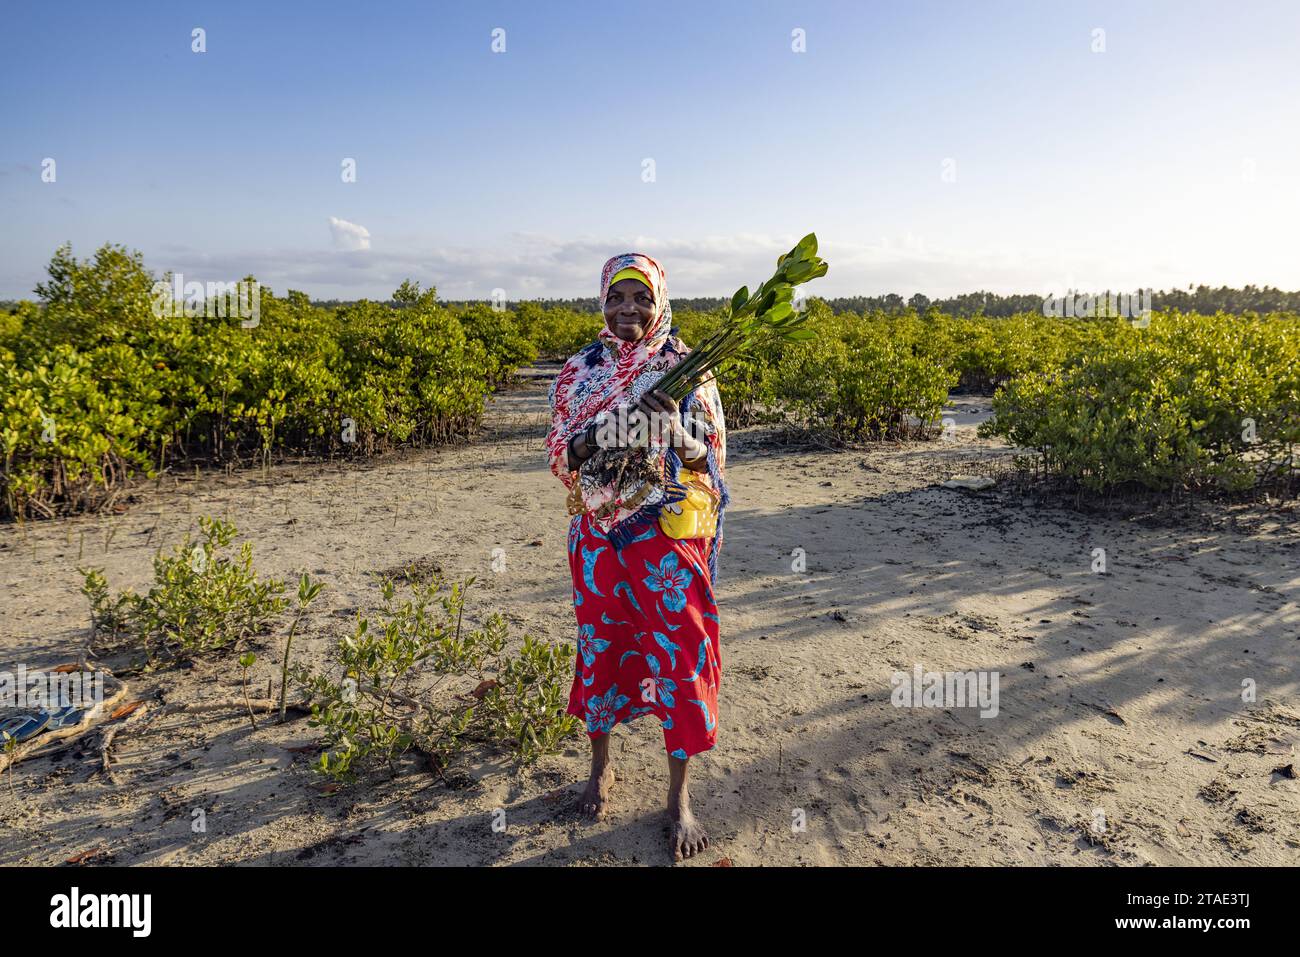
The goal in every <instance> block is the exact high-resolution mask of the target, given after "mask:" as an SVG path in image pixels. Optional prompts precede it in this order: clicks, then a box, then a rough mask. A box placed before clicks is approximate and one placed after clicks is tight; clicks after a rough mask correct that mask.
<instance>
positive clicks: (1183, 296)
mask: <svg viewBox="0 0 1300 957" xmlns="http://www.w3.org/2000/svg"><path fill="white" fill-rule="evenodd" d="M1092 291H1093V292H1096V291H1095V290H1092ZM1107 291H1113V292H1119V293H1123V292H1136V291H1137V290H1131V289H1121V290H1101V291H1099V292H1098V294H1099V295H1104V294H1105V293H1106V292H1107ZM1078 293H1079V295H1083V294H1084V291H1083V290H1079V291H1078ZM297 295H302V294H301V293H298V294H297ZM436 296H437V292H436V289H435V288H434V287H432V286H430V287H429V288H428V289H423V290H422V289H421V288H420V284H419V283H417V282H411V281H409V280H408V281H407V282H405V283H403V284H402V288H400V289H399V290H398V291H397V293H396V294H395V295H394V298H393V299H391V300H389V302H388V305H390V306H394V307H397V308H403V307H411V306H414V305H416V304H418V303H420V302H429V301H430V300H433V299H434V298H435V297H436ZM1043 298H1044V297H1043V296H1041V295H1037V294H1032V293H1013V294H1010V295H1005V296H1003V295H999V294H998V293H995V292H983V291H980V292H967V293H962V294H961V295H959V296H951V297H949V298H946V299H931V298H930V297H929V296H927V295H925V294H924V293H919V292H918V293H915V294H914V295H912V296H910V297H908V298H906V299H905V298H903V297H902V296H900V295H899V294H898V293H892V292H891V293H889V294H888V295H884V296H840V297H838V298H835V299H827V300H826V304H827V305H829V306H830V307H831V311H832V312H835V313H841V312H856V313H862V314H866V313H873V312H883V313H886V314H896V313H900V312H903V311H904V310H905V309H908V308H909V307H910V308H912V309H915V310H916V311H917V312H919V313H924V312H926V311H928V310H929V309H931V308H934V309H938V310H939V312H941V313H943V314H945V315H949V316H992V317H999V316H1014V315H1016V314H1018V313H1025V312H1038V311H1041V310H1042V308H1043ZM358 301H360V300H355V299H313V300H311V304H312V305H314V306H318V307H322V308H325V309H340V308H347V307H351V306H354V305H356V303H357V302H358ZM438 301H439V302H440V303H441V304H442V305H444V306H452V307H460V306H472V305H475V304H479V303H482V302H483V300H481V299H453V300H438ZM529 301H532V302H537V303H539V304H540V305H542V306H543V307H546V308H554V309H571V310H573V311H574V312H579V313H594V312H596V311H598V306H597V303H596V298H595V297H594V296H589V297H582V298H577V299H536V300H529ZM726 301H727V300H726V299H725V298H723V297H721V296H703V297H697V298H689V299H688V298H683V297H674V298H673V305H674V306H675V307H676V308H677V309H678V310H690V311H694V312H710V311H712V310H714V309H717V308H720V307H721V306H722V305H723V304H724V303H725V302H726ZM507 305H508V306H509V307H510V308H517V307H518V305H519V303H518V302H517V301H513V300H512V301H511V302H509V303H507ZM1152 306H1153V308H1155V309H1179V310H1181V311H1183V312H1199V313H1204V314H1207V315H1212V314H1213V313H1216V312H1226V313H1231V314H1234V315H1241V314H1242V313H1246V312H1258V313H1267V312H1291V313H1300V292H1286V291H1284V290H1281V289H1275V288H1274V287H1272V286H1262V287H1261V286H1245V287H1244V288H1241V289H1233V288H1230V287H1228V286H1219V287H1218V288H1217V289H1215V288H1211V287H1210V286H1197V287H1196V288H1195V289H1193V288H1191V287H1188V288H1187V289H1169V290H1159V291H1156V292H1154V293H1153V294H1152ZM17 308H18V303H17V301H11V300H0V313H11V314H12V313H14V312H15V311H16V310H17Z"/></svg>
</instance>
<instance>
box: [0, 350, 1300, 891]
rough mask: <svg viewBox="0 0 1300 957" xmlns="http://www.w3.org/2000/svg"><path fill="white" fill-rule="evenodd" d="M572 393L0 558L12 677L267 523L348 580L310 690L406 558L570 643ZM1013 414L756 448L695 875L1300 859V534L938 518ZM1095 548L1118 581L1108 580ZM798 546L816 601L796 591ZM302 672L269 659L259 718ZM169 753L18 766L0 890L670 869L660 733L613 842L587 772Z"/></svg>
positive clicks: (496, 763) (224, 738)
mask: <svg viewBox="0 0 1300 957" xmlns="http://www.w3.org/2000/svg"><path fill="white" fill-rule="evenodd" d="M550 371H552V372H553V369H552V370H550ZM544 388H545V379H542V378H535V379H531V380H529V382H528V384H527V385H526V386H525V387H524V388H522V389H520V390H517V391H513V392H510V393H508V394H505V395H503V396H499V397H497V399H496V400H495V402H494V404H493V408H492V410H491V414H490V417H489V428H488V430H487V432H486V433H485V434H484V435H483V437H482V438H481V439H480V441H478V442H477V443H475V444H473V445H467V446H462V447H459V448H452V449H444V450H438V451H432V452H418V453H410V454H404V455H399V456H393V457H390V458H387V459H382V460H377V461H371V462H368V463H363V464H360V465H343V466H323V465H315V464H310V465H282V466H279V467H277V468H276V469H275V470H274V472H273V474H272V476H271V479H270V481H269V483H268V482H265V481H264V480H263V478H262V476H261V475H260V473H258V472H256V471H253V472H244V473H236V474H234V475H232V476H229V477H225V476H220V475H216V476H205V477H203V478H201V479H199V480H198V481H195V480H194V479H193V477H192V476H191V477H190V478H188V479H181V480H179V482H175V481H173V480H172V479H168V480H167V481H166V482H164V483H163V484H162V486H161V488H155V487H154V486H153V484H152V483H146V484H145V485H144V486H142V487H141V488H140V489H139V490H138V491H137V493H136V501H134V502H133V503H131V504H130V506H129V507H128V509H127V511H126V512H125V513H124V514H120V515H111V516H91V517H81V518H73V519H68V520H59V521H56V522H45V523H40V524H37V525H29V526H28V528H27V529H26V530H25V531H24V530H21V529H19V528H17V527H14V526H8V527H5V528H3V529H0V583H2V584H3V591H2V592H0V667H4V668H10V669H12V668H13V666H15V665H16V664H17V663H18V662H25V663H26V664H27V665H28V666H29V667H41V666H49V665H53V664H57V663H59V662H61V661H66V660H69V659H71V658H74V657H75V655H76V652H77V650H78V648H79V647H80V643H81V640H82V635H83V633H84V630H85V627H86V625H87V623H88V616H87V605H86V602H85V599H84V598H83V597H82V596H81V595H80V594H79V592H78V589H79V587H80V576H78V575H77V574H76V571H75V567H76V565H77V564H78V561H77V553H78V548H79V547H80V548H83V549H84V556H83V563H85V564H94V565H96V566H102V567H104V568H105V569H106V573H107V575H108V578H109V582H110V585H111V586H112V587H113V588H114V589H115V590H116V589H120V588H122V587H126V586H131V587H134V588H136V589H141V588H143V587H146V586H147V583H148V581H149V580H150V577H151V565H150V559H151V557H152V555H153V553H154V551H155V549H156V548H157V547H158V546H159V545H160V544H166V545H171V544H174V543H176V542H178V541H180V540H181V538H182V537H183V536H184V533H185V531H186V529H187V527H192V528H193V529H194V530H195V531H197V519H198V517H199V516H200V515H207V514H216V515H222V516H224V517H226V518H228V519H230V520H232V521H234V522H235V524H236V525H237V526H238V527H239V533H240V540H244V539H248V540H251V541H252V542H253V543H254V544H255V553H254V555H255V559H254V560H255V565H256V567H257V568H258V569H259V570H260V571H261V572H262V573H263V574H275V575H277V576H280V577H285V578H290V579H292V578H295V577H296V575H297V573H298V572H300V571H302V570H304V569H305V570H307V571H309V572H310V573H311V574H312V575H313V576H314V577H318V578H320V579H321V580H323V581H324V582H325V583H326V589H325V592H324V594H323V595H322V600H321V601H320V602H319V604H318V606H317V607H316V610H315V612H314V613H313V614H312V615H311V616H309V618H308V621H307V629H306V634H305V636H304V637H303V638H301V639H300V640H299V642H298V643H297V645H296V649H295V656H296V657H297V656H298V655H301V657H300V658H297V660H302V661H307V662H312V661H315V662H319V661H321V660H323V656H324V653H325V651H326V649H327V648H328V647H329V646H330V644H331V643H332V642H333V641H334V640H335V639H336V638H337V637H338V636H340V635H341V634H343V633H345V632H346V631H348V630H350V627H351V625H350V616H351V610H352V609H354V608H356V607H358V606H360V607H362V608H363V609H369V608H372V607H373V606H374V605H375V604H376V598H377V591H376V589H375V588H374V586H373V585H372V584H371V582H370V581H369V580H368V579H367V577H366V576H367V573H368V572H371V571H375V570H379V569H388V568H393V567H395V566H399V565H402V564H404V563H406V562H410V561H425V562H427V563H435V564H438V565H440V566H441V567H442V568H443V570H444V571H445V572H447V573H448V574H451V575H454V576H466V575H477V576H479V581H480V586H479V587H478V588H477V598H476V601H475V602H474V603H473V604H474V609H475V611H476V613H477V614H479V615H482V614H486V613H487V612H489V611H492V610H497V609H499V610H501V611H503V612H505V613H507V615H508V617H509V618H510V620H511V621H512V623H513V624H514V625H515V627H516V629H517V632H516V634H517V635H521V634H522V632H523V631H524V630H527V631H530V632H531V633H533V634H535V635H539V636H544V637H547V638H550V639H555V640H560V639H568V640H572V637H573V632H574V622H573V613H572V609H571V608H570V606H569V604H568V599H569V594H570V592H569V583H568V566H567V563H566V560H565V554H564V547H565V531H566V527H567V522H568V516H567V515H566V514H565V511H564V489H563V487H562V486H561V485H560V483H559V482H558V481H556V480H555V479H554V477H552V476H551V474H550V473H549V471H548V470H547V469H546V466H545V461H544V453H543V451H542V446H541V439H542V436H543V434H544V432H545V428H546V422H547V417H546V414H545V392H544ZM987 408H988V403H987V400H981V399H972V398H958V399H955V405H954V407H953V408H952V409H951V410H950V411H951V412H952V413H953V414H954V416H955V417H956V418H957V420H958V429H957V434H956V437H955V440H954V441H952V442H931V443H916V444H905V445H901V446H893V445H883V446H879V447H872V448H869V449H866V450H859V451H847V452H840V453H835V452H830V451H825V452H821V451H818V452H814V453H811V454H810V453H807V452H804V453H800V454H793V453H790V452H788V451H786V450H783V449H782V448H781V447H780V446H779V445H776V444H774V443H772V442H771V441H770V438H771V437H770V436H769V435H768V433H766V432H764V431H762V430H745V431H740V432H735V433H733V434H732V437H731V445H730V449H729V454H730V467H729V473H730V476H729V477H730V481H731V486H732V494H733V506H732V508H731V509H730V511H729V513H728V516H727V524H726V536H727V538H726V546H725V548H724V551H723V555H722V561H721V575H720V581H719V583H718V587H717V594H718V597H719V604H720V606H721V614H722V620H723V626H722V656H723V658H722V664H723V675H724V679H723V684H722V688H721V701H720V709H721V729H720V736H719V743H718V747H717V748H716V749H715V750H714V752H713V753H711V754H709V755H707V756H704V757H702V758H700V759H698V760H696V761H694V762H692V778H693V782H694V787H693V796H694V804H695V809H696V813H697V815H698V816H700V817H701V819H702V820H703V821H704V823H705V824H706V826H708V828H709V829H710V834H711V836H712V837H713V848H711V849H710V850H709V851H707V852H706V853H704V854H703V855H702V856H701V857H700V858H698V859H696V860H695V861H692V862H691V863H692V864H700V865H705V866H707V865H709V864H713V863H716V862H718V861H719V860H720V859H722V858H728V859H730V861H732V862H733V863H734V864H736V865H753V864H868V863H889V864H978V865H1001V864H1015V863H1038V864H1047V863H1060V864H1097V865H1105V864H1145V863H1155V864H1293V863H1296V862H1298V861H1300V813H1298V810H1300V809H1298V806H1297V795H1298V792H1297V782H1296V781H1295V780H1294V779H1292V778H1288V777H1286V776H1284V775H1283V774H1280V773H1275V772H1274V770H1273V769H1274V768H1281V767H1285V766H1288V765H1290V766H1292V768H1294V767H1295V764H1296V761H1297V757H1296V753H1295V750H1296V742H1297V741H1298V740H1300V695H1298V694H1297V692H1298V688H1297V680H1298V679H1297V667H1296V658H1297V652H1300V644H1297V640H1298V638H1300V607H1298V605H1297V600H1298V595H1300V530H1298V529H1297V522H1296V511H1295V509H1294V507H1293V508H1292V509H1290V510H1280V509H1272V510H1270V509H1266V508H1261V507H1254V508H1245V507H1239V508H1232V509H1229V508H1225V507H1215V508H1207V509H1204V510H1201V511H1199V512H1198V513H1197V514H1196V515H1194V516H1189V517H1186V518H1183V519H1181V520H1177V521H1175V520H1173V519H1169V518H1165V519H1160V520H1155V521H1148V520H1136V519H1128V518H1123V517H1120V516H1119V515H1116V514H1113V513H1112V514H1111V515H1110V516H1106V515H1102V514H1099V513H1092V514H1089V513H1086V512H1075V511H1071V510H1069V509H1067V508H1065V507H1063V506H1051V505H1041V504H1032V503H1028V502H1026V501H1025V499H1024V498H1023V496H1022V495H1021V494H1019V493H1011V492H1009V491H1007V490H1006V486H1005V484H1004V485H1001V486H999V488H997V489H994V490H992V491H985V492H967V491H961V490H952V489H944V488H941V487H939V483H941V482H943V481H945V480H946V479H949V478H951V477H953V476H954V475H980V474H1000V471H1001V469H1002V468H1003V467H1004V466H1005V464H1006V463H1007V462H1008V459H1009V450H1007V449H1005V448H1003V447H1000V446H999V445H998V444H996V443H991V442H986V441H983V440H980V439H977V438H976V437H975V435H974V431H973V427H972V423H973V422H975V421H977V420H978V419H980V418H982V417H984V416H986V415H987ZM155 526H156V528H155ZM110 530H111V532H112V533H111V540H110V539H109V533H110ZM151 530H152V539H151V540H150V533H151ZM83 536H84V537H83ZM538 539H540V540H541V542H542V544H541V545H540V546H537V545H532V544H530V543H532V542H535V541H536V540H538ZM106 540H107V541H108V545H107V548H105V542H106ZM497 547H501V548H503V549H504V550H505V555H506V570H505V571H504V572H503V573H494V572H493V571H492V570H491V560H492V550H493V549H494V548H497ZM1099 547H1100V548H1104V549H1105V550H1106V558H1107V566H1108V569H1107V573H1106V574H1095V573H1093V572H1092V570H1091V567H1092V564H1093V549H1094V548H1099ZM796 548H802V549H804V550H805V553H806V562H807V570H806V571H805V572H796V571H792V570H791V563H792V562H793V561H794V559H793V558H792V557H791V552H792V550H794V549H796ZM278 646H279V642H278V640H277V641H273V642H270V643H268V644H267V645H266V646H265V647H264V648H262V649H260V651H259V660H258V663H257V665H256V667H255V668H254V675H255V678H254V685H260V686H261V688H262V689H263V690H265V686H266V682H267V678H268V677H269V676H270V675H271V674H272V673H273V671H274V669H275V665H276V662H277V659H278V650H277V649H278ZM917 663H919V664H921V665H922V666H923V667H924V668H925V670H927V671H958V670H961V671H965V670H983V671H996V672H998V673H999V674H1000V686H999V690H1000V699H999V713H998V715H997V717H992V718H980V717H979V716H978V714H977V712H976V711H974V710H971V709H949V710H944V709H938V708H916V709H903V708H896V707H894V706H893V705H892V704H891V703H890V691H891V687H890V675H891V673H893V672H894V671H895V670H901V671H907V672H911V670H912V668H913V666H914V665H916V664H917ZM237 678H238V669H237V668H235V667H234V666H233V665H229V666H221V667H217V668H214V669H212V670H211V671H208V672H202V673H200V672H197V671H171V672H169V673H163V674H161V675H158V676H156V677H152V678H146V679H135V680H133V682H132V687H133V690H134V691H137V692H141V693H145V694H151V693H153V692H155V691H160V692H161V693H162V694H163V695H164V697H165V699H166V700H171V701H180V700H196V699H199V698H203V697H215V696H226V695H229V694H231V693H234V692H235V691H236V690H237V687H238V686H237ZM1244 679H1251V680H1253V681H1254V682H1255V687H1256V694H1257V700H1256V701H1254V702H1243V700H1242V682H1243V680H1244ZM152 727H154V728H161V729H174V730H155V731H151V732H149V733H139V734H134V735H124V736H123V737H122V740H121V742H120V743H119V745H118V746H117V750H118V751H119V752H120V755H121V756H120V763H119V764H118V765H117V775H118V777H119V779H120V781H121V784H120V785H116V786H115V785H113V784H110V783H109V782H108V781H107V780H106V779H104V778H103V777H102V776H98V775H94V774H93V768H94V766H95V764H97V761H98V752H97V751H95V752H94V753H93V754H90V753H88V754H87V755H85V756H78V755H75V754H73V755H68V756H65V757H63V758H62V759H61V760H52V759H43V760H35V761H32V762H29V763H25V764H20V765H18V766H17V768H16V769H15V774H14V781H13V783H14V788H15V790H16V792H17V793H16V796H14V795H11V794H10V792H9V782H8V780H7V779H5V780H0V862H3V863H36V864H53V863H58V862H61V861H63V860H65V859H68V858H70V857H72V856H74V855H76V854H80V853H83V852H85V851H88V850H91V849H94V848H102V849H103V854H104V856H103V857H101V858H100V859H101V860H112V861H114V862H116V863H124V864H133V863H170V864H217V863H251V864H267V863H276V864H295V863H367V864H374V863H391V864H406V863H411V864H462V863H469V864H498V863H542V864H566V863H574V864H631V863H643V864H665V863H668V862H669V861H670V856H669V854H668V852H667V830H666V825H665V823H664V817H663V814H662V804H661V802H662V797H663V794H664V792H665V790H666V786H667V775H666V770H665V767H664V757H663V748H662V737H661V734H660V733H659V731H658V728H657V725H655V724H654V723H652V722H650V721H641V722H637V723H635V724H633V725H632V726H630V727H626V728H619V729H618V730H617V731H616V733H615V738H616V740H615V743H614V748H613V753H614V757H615V761H616V767H617V770H618V773H619V777H620V780H619V782H618V784H617V786H616V790H615V792H614V803H613V809H612V812H611V814H610V816H609V818H608V819H607V820H606V821H604V822H602V823H599V824H587V823H583V822H580V821H579V820H578V818H577V817H576V815H575V814H574V811H573V804H574V801H575V800H576V795H577V791H578V788H579V786H580V784H581V783H582V781H583V780H584V778H585V771H586V760H587V755H586V745H585V739H577V740H575V742H574V744H573V746H572V747H571V748H569V749H568V750H567V751H566V752H564V753H562V754H560V755H555V756H550V757H547V758H544V759H542V760H541V761H540V762H538V763H537V764H536V765H534V766H532V767H529V768H525V769H522V770H517V769H515V768H513V767H512V766H510V765H509V764H508V763H507V762H505V761H503V760H502V759H501V758H499V757H494V756H482V757H480V758H479V760H478V761H476V762H475V763H473V764H472V765H471V766H470V767H469V768H468V774H467V776H465V777H464V778H463V780H462V782H461V783H462V784H463V785H464V786H463V787H460V788H458V789H449V788H447V787H445V786H443V785H442V784H439V783H437V782H436V781H435V779H434V778H433V777H431V776H430V775H429V774H427V773H425V772H423V771H421V770H420V769H419V768H418V767H416V766H414V765H412V766H411V767H409V768H407V769H405V770H404V773H403V774H401V775H400V776H398V777H397V778H395V779H392V780H389V781H385V782H380V783H374V784H366V785H363V786H359V787H356V788H352V789H347V790H344V791H340V792H338V793H335V794H323V793H321V791H320V783H321V782H320V781H319V780H318V778H317V776H316V775H315V774H314V773H313V772H312V771H311V770H310V769H309V768H308V767H307V765H308V763H309V761H310V758H309V757H307V756H304V755H302V754H298V753H295V752H292V751H289V750H286V748H287V747H293V746H298V745H303V744H307V743H310V741H312V740H313V736H314V732H312V730H311V729H309V728H308V727H307V726H306V723H305V722H304V721H298V722H293V723H290V724H288V725H286V726H283V727H277V726H274V725H269V724H266V723H263V724H262V726H261V729H260V730H259V731H257V732H256V733H252V732H251V731H250V729H249V726H248V722H247V718H246V717H244V718H241V717H240V716H238V715H236V714H232V715H230V716H229V717H226V716H224V715H222V716H216V717H205V718H203V719H202V720H198V719H193V718H190V719H184V718H181V717H174V718H168V719H159V720H157V721H156V722H154V724H153V725H152ZM189 758H192V759H193V760H192V762H191V763H190V764H188V765H181V762H183V761H185V760H186V759H189ZM178 765H181V766H178ZM195 808H202V809H203V810H204V813H205V815H206V831H205V832H203V833H195V832H194V831H193V830H192V827H191V822H192V820H193V812H194V809H195ZM496 808H503V809H505V813H506V818H505V820H506V824H507V828H506V830H505V831H504V832H503V833H502V832H498V831H494V830H493V827H492V824H493V816H492V812H493V810H494V809H496ZM800 812H802V819H803V820H804V821H806V827H805V828H804V829H802V830H797V829H795V828H794V827H792V822H794V821H796V820H797V819H798V818H799V817H800Z"/></svg>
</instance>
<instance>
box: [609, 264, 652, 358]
mask: <svg viewBox="0 0 1300 957" xmlns="http://www.w3.org/2000/svg"><path fill="white" fill-rule="evenodd" d="M654 317H655V298H654V294H653V293H652V292H651V291H650V287H649V286H647V285H646V284H645V283H643V282H640V281H639V280H636V279H620V280H619V281H618V282H616V283H614V285H612V286H610V287H609V295H607V296H606V297H605V325H607V326H608V327H609V331H610V332H612V333H614V335H616V336H618V337H619V338H620V339H622V340H623V341H624V342H636V341H637V340H638V339H640V338H641V337H642V336H644V335H645V331H646V330H647V329H649V328H650V323H651V321H652V320H653V319H654Z"/></svg>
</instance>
